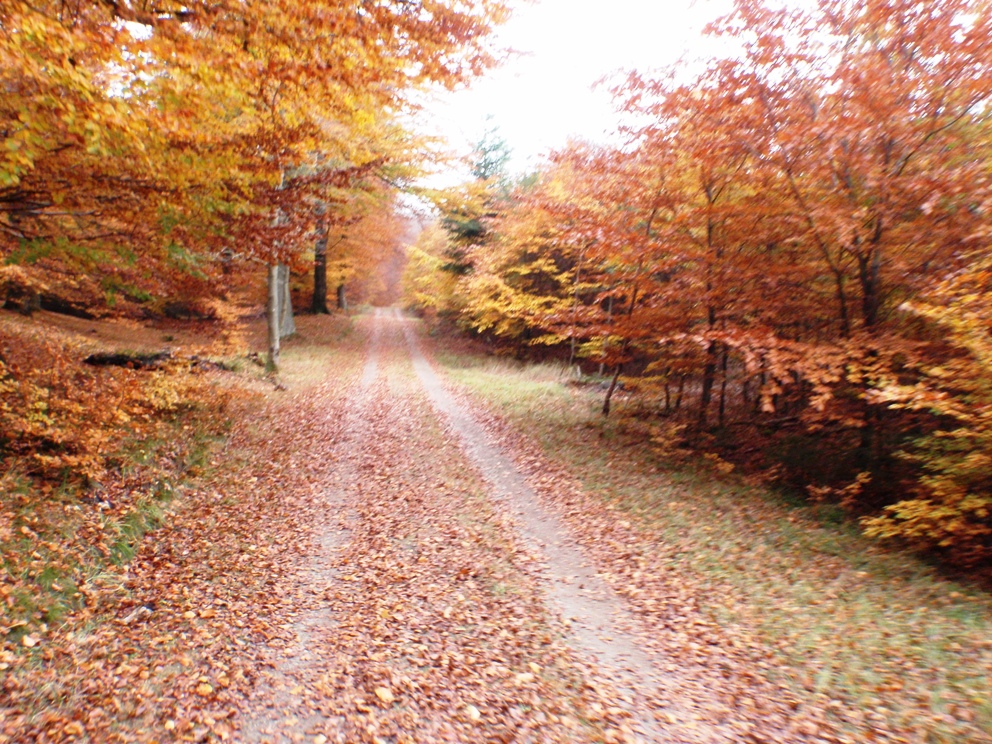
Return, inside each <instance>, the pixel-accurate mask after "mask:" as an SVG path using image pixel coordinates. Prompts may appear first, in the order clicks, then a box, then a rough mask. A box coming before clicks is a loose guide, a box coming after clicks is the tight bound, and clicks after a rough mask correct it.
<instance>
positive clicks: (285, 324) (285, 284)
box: [279, 265, 296, 338]
mask: <svg viewBox="0 0 992 744" xmlns="http://www.w3.org/2000/svg"><path fill="white" fill-rule="evenodd" d="M294 333H296V321H295V320H294V319H293V297H292V296H291V295H290V293H289V267H288V266H282V265H280V266H279V336H280V337H281V338H285V337H286V336H292V335H293V334H294Z"/></svg>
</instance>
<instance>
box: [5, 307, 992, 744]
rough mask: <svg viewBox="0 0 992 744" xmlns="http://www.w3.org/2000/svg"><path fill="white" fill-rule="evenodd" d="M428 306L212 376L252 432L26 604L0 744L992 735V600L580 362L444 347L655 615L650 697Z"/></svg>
mask: <svg viewBox="0 0 992 744" xmlns="http://www.w3.org/2000/svg"><path fill="white" fill-rule="evenodd" d="M409 323H410V321H405V320H401V319H399V318H397V317H395V316H394V315H392V314H386V313H381V314H379V315H376V316H364V317H359V318H358V319H356V320H355V321H354V322H352V321H350V320H347V319H343V318H339V319H329V318H303V319H300V333H299V335H298V337H297V338H295V339H293V340H291V341H290V342H289V343H288V345H287V348H286V350H285V359H284V371H283V374H284V379H283V381H284V383H285V385H286V387H288V390H287V391H284V392H280V391H273V390H272V389H271V385H264V384H263V383H262V381H260V380H259V379H257V377H255V376H252V375H251V374H248V373H239V374H234V373H225V372H211V373H210V374H213V375H215V376H216V377H215V378H211V379H214V380H215V382H216V384H217V385H219V386H222V387H225V388H237V389H238V390H240V391H241V392H240V394H239V395H237V396H233V397H232V398H231V403H230V406H229V408H228V410H227V415H228V416H229V419H230V422H231V423H230V428H229V430H228V431H227V433H226V434H225V435H224V437H223V438H220V437H216V436H215V437H214V438H213V439H208V440H206V441H204V442H203V443H202V446H201V447H200V448H199V449H198V450H197V452H198V455H197V459H196V462H195V466H194V467H191V468H187V471H186V472H184V473H183V474H182V475H181V477H180V476H176V482H175V486H174V488H173V491H174V493H172V495H171V496H170V498H169V499H168V500H165V501H163V503H161V504H159V505H158V506H157V508H158V510H159V516H158V517H157V518H156V520H154V522H150V523H148V524H147V525H146V527H147V529H145V530H144V531H142V532H141V533H140V534H138V533H136V535H137V537H136V539H135V540H134V546H133V557H131V558H130V560H129V561H128V560H121V561H118V562H113V561H106V560H104V561H102V562H99V561H95V560H94V562H93V563H92V567H91V569H90V572H89V574H88V575H87V579H86V580H85V581H84V582H81V583H80V593H81V595H82V600H81V601H77V602H76V603H75V604H71V605H70V606H69V608H68V610H67V612H66V613H65V614H64V615H63V616H61V617H60V618H59V619H58V620H57V621H55V622H50V623H41V622H39V621H37V620H32V623H33V624H31V625H30V627H25V626H20V625H19V626H17V628H14V627H12V625H11V621H10V620H9V618H10V617H12V616H11V615H5V623H4V625H5V627H7V630H8V632H7V635H6V640H5V642H4V647H3V650H2V653H3V658H2V663H3V665H4V666H3V671H4V674H5V677H4V680H3V690H2V693H0V741H9V742H20V741H93V742H103V741H162V742H165V741H213V740H219V741H254V742H262V741H271V742H281V741H306V742H315V743H316V744H324V743H326V742H370V743H374V742H397V743H398V742H440V741H492V742H583V741H589V742H602V741H606V742H609V741H637V740H639V737H638V734H637V726H636V723H635V719H636V718H637V717H638V716H642V717H643V716H644V715H646V714H647V715H651V716H653V717H654V719H655V720H656V721H657V723H658V724H660V729H659V731H660V733H656V734H652V735H651V738H650V739H649V740H652V741H666V742H667V741H673V742H674V741H701V742H702V741H707V742H708V741H728V740H733V741H750V742H772V741H780V742H793V741H795V742H803V741H807V742H817V741H823V742H860V741H872V740H873V741H891V742H952V741H975V742H981V741H989V740H990V733H989V731H990V728H989V722H990V711H989V709H988V703H987V701H988V699H989V689H988V685H989V682H988V680H989V671H990V660H992V646H990V645H989V642H988V638H989V637H990V634H989V630H990V627H989V626H990V625H992V620H990V612H989V609H990V606H989V601H988V599H987V598H986V597H984V596H983V595H981V594H979V593H978V592H977V591H972V590H968V589H966V588H964V587H956V586H953V585H951V584H948V583H947V582H943V581H941V580H939V579H937V578H935V577H934V576H933V575H932V574H931V573H929V572H928V571H927V570H925V569H924V568H923V567H920V566H919V565H918V564H913V563H912V562H911V561H910V559H907V558H905V557H894V556H891V555H885V554H881V553H877V552H876V551H872V550H868V549H867V547H866V544H865V543H864V542H863V541H862V540H861V538H855V537H852V536H849V535H845V534H844V533H842V532H840V531H838V530H837V529H836V528H823V527H820V526H818V525H816V524H814V523H812V522H810V521H808V519H807V518H806V515H805V514H803V513H801V512H798V511H795V510H791V511H790V510H789V509H786V508H785V507H783V506H782V505H781V504H778V503H777V502H775V501H774V500H772V499H770V498H766V497H763V496H762V495H761V494H760V493H758V492H757V490H756V489H755V488H753V487H751V486H748V485H747V484H744V483H742V482H737V481H734V480H732V479H728V478H721V477H719V476H717V475H714V474H711V473H707V472H705V471H699V472H687V471H684V470H683V471H679V470H672V469H670V468H665V467H663V465H664V463H663V462H662V461H660V460H656V459H652V458H650V457H645V456H644V454H643V452H639V451H638V450H636V449H635V448H632V447H630V446H627V444H628V443H627V442H626V441H625V440H624V438H623V436H622V432H621V431H620V430H619V429H617V428H615V427H614V428H611V427H613V425H610V426H604V425H602V424H598V423H596V422H595V419H594V418H593V417H592V416H591V415H590V411H591V407H592V404H593V401H591V400H589V398H588V395H587V393H585V392H583V391H581V390H576V389H573V388H570V387H568V386H567V385H564V384H561V383H560V381H558V380H557V379H556V378H554V376H553V375H549V374H546V373H545V372H542V371H540V370H538V371H536V372H535V371H533V370H531V371H527V370H521V369H517V368H514V367H512V366H507V365H497V366H486V365H485V364H484V363H480V362H479V361H478V360H477V359H476V358H474V357H467V356H465V355H456V354H451V353H444V354H440V355H438V356H437V358H436V359H437V360H440V365H439V363H438V361H436V360H434V359H433V358H432V361H433V363H434V364H435V366H440V367H441V368H442V369H443V370H444V371H445V373H446V374H445V376H444V378H445V379H446V380H447V383H446V384H447V385H448V387H449V390H451V391H453V392H454V394H455V399H456V400H457V405H459V406H461V408H462V409H463V410H466V411H468V410H470V411H472V412H473V414H474V417H475V419H476V420H478V421H480V422H481V423H482V424H483V426H484V428H485V429H487V430H488V431H489V432H490V433H491V434H492V435H493V438H492V439H491V440H490V441H491V444H492V446H493V447H495V448H497V449H498V450H499V451H501V452H503V453H506V454H507V455H508V456H512V460H513V463H515V469H516V470H517V471H519V473H521V474H522V475H523V476H525V477H526V479H527V481H528V483H529V486H530V488H532V489H533V492H535V493H536V494H537V496H538V500H539V501H540V503H541V505H542V508H544V509H546V510H548V511H549V512H551V513H553V514H554V515H556V517H557V518H558V519H560V520H561V523H562V524H563V525H564V526H565V529H566V530H567V533H566V534H565V536H564V537H561V538H558V537H556V540H558V539H560V541H564V542H567V543H568V544H569V545H570V546H573V547H576V548H577V549H581V550H582V551H583V555H584V556H585V558H586V559H587V560H588V562H589V564H590V565H591V567H592V570H593V571H594V572H595V573H597V574H598V577H599V579H601V580H602V582H604V586H605V587H606V588H605V589H604V590H603V592H605V593H606V594H608V595H609V597H612V599H609V601H612V602H615V603H618V604H622V605H623V606H624V607H625V608H626V609H627V610H629V611H630V615H631V617H632V619H631V624H630V627H629V628H625V629H623V631H622V632H623V633H625V634H627V635H628V637H629V638H634V639H636V642H637V643H638V644H639V645H640V646H641V647H642V649H643V651H644V654H645V657H646V658H647V659H648V661H647V662H644V663H647V664H649V665H651V666H652V667H653V668H652V671H653V672H656V673H657V676H658V678H659V679H664V680H667V681H668V686H667V687H666V688H665V689H664V690H663V694H660V695H655V696H654V697H653V698H652V699H653V700H654V701H655V702H656V703H657V709H656V710H651V711H647V712H645V711H644V710H638V709H637V707H636V706H637V705H642V703H641V702H639V701H635V699H634V697H631V696H629V695H626V694H625V693H623V692H622V690H619V689H618V688H615V687H613V686H612V685H611V684H610V682H609V680H608V679H605V678H604V675H602V674H601V670H599V669H597V665H596V659H595V657H594V655H591V654H590V653H589V649H588V648H585V647H583V645H582V643H581V638H580V634H579V633H578V632H577V631H576V629H575V628H574V627H571V626H570V622H569V621H570V620H572V618H563V617H562V616H561V612H560V611H559V610H558V608H557V606H556V605H555V602H554V601H551V600H549V597H552V596H553V595H554V592H553V591H551V590H552V589H553V586H552V583H553V582H554V581H557V580H559V579H560V578H561V577H560V576H556V574H555V570H554V567H553V566H552V568H551V570H549V568H548V566H549V563H548V560H547V556H548V553H547V551H548V550H553V549H555V546H553V545H548V546H540V545H538V546H537V547H535V546H534V545H533V544H531V542H529V541H528V540H527V539H525V533H526V532H527V528H528V525H527V524H526V523H525V522H526V520H527V519H528V517H527V516H526V515H525V514H522V513H521V512H520V511H519V510H517V509H514V508H511V505H508V504H507V503H505V502H503V501H501V500H500V499H497V498H493V495H492V490H491V482H490V480H487V478H486V477H484V474H483V471H482V470H480V467H479V465H480V463H479V462H478V459H477V458H478V456H479V455H478V452H477V451H475V450H473V449H472V448H468V449H466V448H465V446H464V444H463V442H462V440H461V438H460V436H459V435H458V433H457V432H456V431H455V430H454V429H453V428H452V426H451V425H450V418H449V417H448V416H446V415H442V413H441V412H439V410H438V409H437V408H436V407H435V406H434V404H432V399H431V398H429V396H428V395H427V393H426V392H425V390H424V387H423V383H422V381H421V380H420V379H418V376H417V375H416V374H415V373H414V368H413V366H412V364H411V358H410V353H409V351H408V349H407V346H406V341H405V340H404V335H403V328H404V326H405V325H406V324H409ZM101 328H102V327H101ZM423 343H424V344H425V350H426V351H427V352H428V357H429V358H431V354H430V352H431V350H432V349H433V348H434V346H433V344H432V343H430V342H428V341H427V340H424V341H423ZM448 394H450V393H448ZM182 425H188V426H190V427H194V428H191V430H190V432H188V435H189V436H192V435H193V434H194V433H195V426H194V423H193V422H192V421H191V422H190V423H188V424H181V425H180V427H181V426H182ZM180 431H181V428H180ZM117 487H118V488H121V489H123V488H125V487H128V483H127V482H125V481H123V480H122V481H121V483H120V484H118V486H117ZM131 487H132V488H133V484H132V486H131ZM5 499H7V495H6V494H5ZM5 505H6V502H5ZM80 506H81V507H82V506H83V505H82V504H80ZM90 506H92V505H90ZM19 525H20V523H18V526H19ZM114 534H117V533H114ZM58 540H59V538H58V537H57V535H56V534H55V533H51V534H49V535H48V537H47V538H46V539H45V543H46V544H48V543H51V544H56V545H57V544H59V543H58ZM42 549H45V550H47V548H46V547H45V546H41V545H39V546H37V551H36V552H37V553H38V556H39V557H38V558H33V559H32V558H31V554H30V552H29V553H27V554H26V555H27V560H28V562H30V561H31V560H34V561H43V560H44V559H45V555H43V554H42V552H40V551H41V550H42ZM20 555H22V556H23V555H24V553H23V551H22V552H21V553H20ZM46 555H47V554H46ZM552 563H553V562H552ZM26 575H27V574H26ZM30 575H31V576H35V575H36V574H30ZM9 578H10V577H9V574H8V579H9ZM22 584H23V580H22ZM23 585H24V586H27V585H26V584H23ZM597 591H599V590H597ZM7 605H8V608H10V607H11V606H12V605H11V603H10V602H8V603H7ZM12 631H13V632H12ZM25 638H29V642H28V643H25V642H24V639H25ZM601 641H602V642H603V643H606V644H610V643H613V642H617V643H619V639H615V638H608V637H607V638H604V639H601ZM639 663H640V662H639ZM652 705H653V703H652Z"/></svg>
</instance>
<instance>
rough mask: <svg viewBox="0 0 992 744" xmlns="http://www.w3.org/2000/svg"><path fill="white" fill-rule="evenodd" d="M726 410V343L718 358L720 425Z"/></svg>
mask: <svg viewBox="0 0 992 744" xmlns="http://www.w3.org/2000/svg"><path fill="white" fill-rule="evenodd" d="M726 412H727V345H726V344H724V345H723V357H722V358H721V359H720V426H723V421H724V418H725V415H726Z"/></svg>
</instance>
